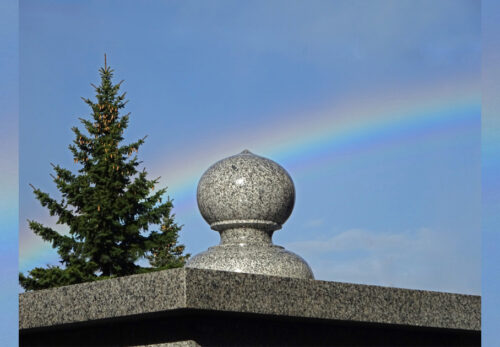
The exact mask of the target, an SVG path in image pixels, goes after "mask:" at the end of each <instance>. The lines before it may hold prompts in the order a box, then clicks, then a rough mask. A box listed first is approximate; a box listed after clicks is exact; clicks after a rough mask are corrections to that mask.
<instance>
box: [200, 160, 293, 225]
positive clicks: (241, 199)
mask: <svg viewBox="0 0 500 347" xmlns="http://www.w3.org/2000/svg"><path fill="white" fill-rule="evenodd" d="M197 200H198V207H199V209H200V212H201V214H202V216H203V218H204V219H205V220H206V221H207V223H208V224H210V226H211V228H212V229H214V230H218V231H221V230H225V229H229V228H237V227H253V228H258V229H266V230H269V231H271V230H277V229H280V228H281V225H282V224H283V223H285V221H286V220H287V219H288V217H290V214H291V213H292V210H293V206H294V204H295V187H294V185H293V181H292V178H291V177H290V175H289V174H288V172H286V170H285V169H284V168H282V167H281V166H280V165H278V164H277V163H276V162H274V161H272V160H269V159H267V158H263V157H260V156H257V155H255V154H253V153H251V152H250V151H248V150H245V151H243V152H241V153H240V154H237V155H234V156H231V157H228V158H225V159H222V160H220V161H218V162H217V163H215V164H214V165H212V166H211V167H210V168H208V170H207V171H206V172H205V173H204V174H203V176H202V177H201V179H200V182H199V183H198V191H197Z"/></svg>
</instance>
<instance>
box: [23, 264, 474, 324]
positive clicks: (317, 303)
mask: <svg viewBox="0 0 500 347" xmlns="http://www.w3.org/2000/svg"><path fill="white" fill-rule="evenodd" d="M186 309H187V310H203V311H205V312H206V311H216V312H236V313H237V312H241V313H245V314H252V313H253V314H264V315H271V316H277V317H296V318H306V319H307V318H311V319H324V320H332V321H344V322H346V321H347V322H357V323H376V324H389V325H402V326H410V327H427V328H441V329H459V330H470V331H480V329H481V297H480V296H474V295H462V294H452V293H443V292H432V291H423V290H410V289H399V288H389V287H381V286H372V285H361V284H350V283H340V282H327V281H317V280H307V279H297V278H287V277H277V276H266V275H255V274H245V273H235V272H225V271H214V270H202V269H195V268H180V269H171V270H165V271H158V272H153V273H148V274H141V275H133V276H127V277H120V278H114V279H109V280H103V281H97V282H90V283H82V284H76V285H71V286H65V287H59V288H54V289H46V290H39V291H34V292H27V293H22V294H20V295H19V329H21V330H25V329H34V328H45V327H46V328H48V327H52V326H60V325H65V324H72V323H84V322H93V321H95V322H97V321H100V320H109V319H117V318H127V317H140V316H141V315H149V314H156V313H163V314H168V313H170V312H171V313H174V312H180V311H182V310H186Z"/></svg>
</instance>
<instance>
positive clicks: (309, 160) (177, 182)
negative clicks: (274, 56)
mask: <svg viewBox="0 0 500 347" xmlns="http://www.w3.org/2000/svg"><path fill="white" fill-rule="evenodd" d="M479 83H480V81H478V80H476V79H475V78H465V79H462V80H460V79H458V78H456V79H448V80H447V81H444V82H442V83H435V84H434V85H425V84H421V85H418V86H415V85H413V86H412V87H411V88H407V89H404V88H402V89H399V90H387V89H385V90H380V91H378V92H375V93H371V94H368V95H359V94H353V95H350V96H348V97H346V98H345V99H344V100H343V101H342V102H341V103H336V104H335V105H328V104H326V105H323V106H321V107H318V108H317V109H315V110H303V111H299V112H295V113H294V114H283V115H279V116H276V115H270V117H269V119H270V120H273V121H270V122H269V123H266V124H263V126H262V127H261V128H260V130H259V131H258V132H256V131H247V132H238V133H237V134H229V135H227V136H224V134H217V136H215V138H214V140H213V142H212V143H205V144H203V147H200V144H199V143H196V142H194V143H193V144H192V145H191V147H189V146H188V147H186V148H184V149H183V151H182V153H178V154H177V155H175V156H174V157H173V158H168V160H166V162H165V163H163V162H159V161H156V162H155V163H152V164H146V167H147V168H148V171H149V173H150V174H151V176H150V177H157V176H162V178H161V180H160V183H161V184H160V185H161V186H166V185H168V187H169V188H168V195H170V196H172V197H175V201H174V205H175V211H174V212H175V213H176V215H177V218H178V219H180V220H182V221H186V220H187V219H189V218H191V217H192V216H193V215H195V214H196V213H197V208H196V199H195V196H196V186H197V182H198V179H199V178H200V176H201V175H202V173H203V172H204V171H205V170H206V169H207V168H208V167H209V166H210V165H211V164H213V163H214V162H215V161H217V160H219V159H221V158H224V157H226V156H229V155H233V154H236V153H238V152H239V151H242V150H243V149H249V150H251V151H252V152H254V153H255V154H258V155H263V156H266V157H270V158H272V159H273V160H276V161H277V162H279V163H281V164H282V165H283V166H285V167H286V168H287V170H289V171H290V172H291V173H292V175H294V176H296V175H300V174H306V173H307V172H311V171H313V170H315V169H317V167H318V165H319V166H320V165H324V163H325V162H328V160H331V158H332V157H335V156H336V154H339V153H348V154H349V153H351V154H355V153H356V152H357V151H363V150H366V149H373V148H382V147H384V146H385V147H387V148H393V149H394V148H395V149H396V150H397V148H398V147H400V145H401V143H402V142H405V141H412V140H415V139H418V138H419V137H420V136H426V135H428V134H432V133H438V134H439V136H445V135H446V134H447V133H450V134H451V133H455V134H456V132H457V131H460V130H461V129H462V130H463V129H467V128H470V127H471V125H474V126H478V127H480V124H481V95H480V88H479V85H480V84H479ZM145 155H147V154H145ZM153 155H154V157H155V158H161V157H162V153H161V149H159V150H158V152H157V153H153ZM151 158H152V156H146V157H143V160H144V162H145V163H151ZM172 168H174V170H172ZM42 222H43V221H42ZM47 222H48V224H49V225H50V224H52V225H53V224H54V221H53V220H52V221H50V220H48V219H47ZM59 230H60V229H59ZM54 255H55V252H54V251H53V250H51V249H50V245H48V244H47V243H45V242H43V241H41V240H40V239H38V238H36V237H35V236H33V235H32V233H31V232H29V231H27V232H22V233H21V234H20V267H21V269H23V268H31V267H33V264H40V263H42V265H43V264H44V263H43V262H42V261H41V260H42V259H49V258H50V259H52V258H53V257H54ZM28 264H29V266H28Z"/></svg>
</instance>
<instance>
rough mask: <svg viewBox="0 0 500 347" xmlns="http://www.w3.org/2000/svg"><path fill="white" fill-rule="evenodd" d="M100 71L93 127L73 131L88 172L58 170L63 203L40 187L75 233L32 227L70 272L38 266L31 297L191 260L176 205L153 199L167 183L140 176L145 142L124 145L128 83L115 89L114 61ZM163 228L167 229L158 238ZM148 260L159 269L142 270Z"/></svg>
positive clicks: (87, 123) (27, 279)
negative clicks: (139, 262)
mask: <svg viewBox="0 0 500 347" xmlns="http://www.w3.org/2000/svg"><path fill="white" fill-rule="evenodd" d="M99 72H100V76H101V84H100V85H99V86H95V85H92V86H93V87H94V88H95V90H96V100H95V101H91V100H90V99H85V98H82V99H83V100H84V101H85V102H86V103H87V104H88V105H89V106H90V108H91V118H90V120H87V119H82V118H80V121H81V123H82V124H83V125H84V127H85V129H86V133H87V135H86V134H84V133H83V132H81V131H80V129H78V128H77V127H73V128H72V130H73V132H74V133H75V140H74V141H73V144H71V145H70V146H69V149H70V150H71V152H72V154H73V158H74V162H75V164H77V165H79V166H80V168H79V170H78V174H73V173H72V172H71V171H70V170H67V169H64V168H62V167H60V166H59V165H52V166H53V168H54V171H55V174H56V176H52V178H53V180H54V182H55V184H56V185H57V188H58V190H59V191H60V193H61V196H62V200H61V201H58V200H56V199H54V198H51V197H50V196H49V194H47V193H44V192H42V191H41V190H40V189H37V188H35V187H33V186H32V188H33V191H34V194H35V196H36V198H37V199H38V200H39V201H40V203H41V205H42V206H44V207H47V208H48V210H49V212H50V215H51V216H54V215H55V216H57V218H58V219H57V223H58V224H65V225H67V226H68V227H69V234H68V235H62V234H60V233H58V232H57V231H55V230H53V229H51V228H49V227H46V226H44V225H42V224H40V223H38V222H35V221H30V220H29V221H28V222H29V227H30V229H31V230H33V231H34V232H35V233H36V234H37V235H40V236H41V237H42V239H43V240H45V241H49V242H51V243H52V247H53V248H56V249H57V252H58V254H59V256H60V257H61V260H60V262H61V264H62V265H63V267H62V268H60V267H57V266H49V267H48V268H39V267H37V268H35V269H33V270H31V271H29V274H28V276H24V275H23V274H22V273H20V274H19V282H20V284H21V285H22V286H23V288H24V289H25V290H37V289H44V288H51V287H57V286H62V285H69V284H75V283H81V282H87V281H95V280H99V279H102V278H109V277H115V276H125V275H131V274H136V273H142V272H147V271H153V270H158V269H166V268H173V267H180V266H183V265H184V263H185V260H186V259H187V258H188V257H189V254H187V255H183V252H184V246H183V245H178V244H177V238H178V232H179V231H180V229H181V227H180V226H178V225H177V224H176V223H175V222H174V215H173V214H171V210H172V207H173V205H172V201H171V200H170V199H169V198H167V201H166V202H164V203H162V197H163V196H164V195H165V193H166V188H163V189H159V190H157V191H156V192H153V190H154V189H155V185H156V184H157V183H158V180H159V178H157V179H153V180H149V179H147V177H146V176H147V172H146V171H145V170H144V169H143V170H141V171H139V170H138V166H139V164H140V162H139V161H138V159H137V155H136V154H135V153H137V152H138V150H139V147H140V146H141V145H142V144H143V143H144V139H145V138H143V139H140V140H138V141H136V142H134V143H131V144H128V145H126V144H121V142H122V141H123V137H122V135H123V131H124V130H125V129H126V128H127V126H128V122H129V114H127V115H123V116H120V114H119V113H120V110H121V109H123V108H124V107H125V104H126V101H125V93H123V94H121V95H119V94H118V91H119V88H120V85H121V83H122V82H123V81H122V82H120V83H118V84H115V85H114V84H113V83H112V77H113V70H111V69H110V68H109V67H108V66H106V61H105V63H104V68H101V69H100V70H99ZM155 226H159V230H152V231H151V230H150V228H152V227H155ZM143 257H146V258H147V259H148V260H149V262H150V264H151V266H152V268H145V267H140V266H139V265H137V264H136V262H137V260H139V259H140V258H143Z"/></svg>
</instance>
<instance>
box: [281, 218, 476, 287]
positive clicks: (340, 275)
mask: <svg viewBox="0 0 500 347" xmlns="http://www.w3.org/2000/svg"><path fill="white" fill-rule="evenodd" d="M474 246H475V245H472V247H474ZM464 247H467V245H466V243H464V242H460V240H457V239H456V235H454V234H453V233H447V232H437V231H434V230H431V229H426V228H422V229H419V230H415V231H406V232H402V233H394V232H392V233H391V232H383V233H380V232H371V231H367V230H360V229H352V230H347V231H344V232H341V233H339V234H337V235H335V236H334V237H332V238H330V239H326V240H310V241H303V242H294V243H290V244H287V245H286V248H287V249H290V250H291V251H293V252H296V253H298V254H300V255H301V256H303V257H304V258H305V259H306V260H307V261H308V263H309V265H311V267H312V268H313V271H314V273H315V276H316V278H317V279H321V280H328V281H340V282H352V283H364V284H374V285H384V286H394V287H402V288H413V289H426V290H437V291H447V292H458V293H468V294H479V293H480V290H481V289H480V284H481V275H480V259H476V258H478V257H474V256H473V255H472V254H477V252H467V249H466V248H464Z"/></svg>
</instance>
